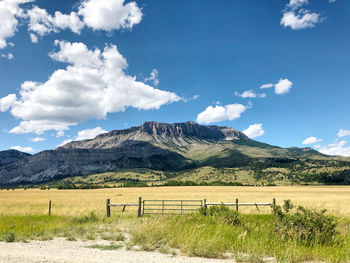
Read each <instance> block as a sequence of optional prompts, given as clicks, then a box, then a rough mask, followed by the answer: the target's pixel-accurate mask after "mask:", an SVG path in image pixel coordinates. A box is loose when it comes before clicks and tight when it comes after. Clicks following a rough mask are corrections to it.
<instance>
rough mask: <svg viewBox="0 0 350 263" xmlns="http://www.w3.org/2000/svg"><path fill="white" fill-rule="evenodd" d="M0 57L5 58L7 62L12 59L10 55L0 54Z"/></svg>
mask: <svg viewBox="0 0 350 263" xmlns="http://www.w3.org/2000/svg"><path fill="white" fill-rule="evenodd" d="M1 57H3V58H7V59H8V60H11V59H13V58H14V56H13V54H12V53H8V54H2V55H1Z"/></svg>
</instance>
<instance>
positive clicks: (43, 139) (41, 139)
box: [29, 137, 46, 142]
mask: <svg viewBox="0 0 350 263" xmlns="http://www.w3.org/2000/svg"><path fill="white" fill-rule="evenodd" d="M29 140H30V141H32V142H42V141H45V140H46V139H45V138H42V137H35V138H29Z"/></svg>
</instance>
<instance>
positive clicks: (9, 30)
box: [0, 0, 34, 49]
mask: <svg viewBox="0 0 350 263" xmlns="http://www.w3.org/2000/svg"><path fill="white" fill-rule="evenodd" d="M33 1H34V0H6V1H5V0H4V1H0V49H2V48H5V47H6V46H7V42H6V40H7V39H8V38H10V37H13V36H14V35H15V33H16V31H17V27H18V24H19V21H18V18H20V17H22V16H23V9H22V8H21V7H20V5H22V4H24V3H28V2H33Z"/></svg>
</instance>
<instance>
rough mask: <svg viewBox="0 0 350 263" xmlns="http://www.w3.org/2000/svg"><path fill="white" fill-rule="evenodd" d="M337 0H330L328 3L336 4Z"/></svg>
mask: <svg viewBox="0 0 350 263" xmlns="http://www.w3.org/2000/svg"><path fill="white" fill-rule="evenodd" d="M335 1H336V0H328V3H335Z"/></svg>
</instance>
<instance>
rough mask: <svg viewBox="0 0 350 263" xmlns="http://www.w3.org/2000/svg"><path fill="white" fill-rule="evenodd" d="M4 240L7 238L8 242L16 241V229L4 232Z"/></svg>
mask: <svg viewBox="0 0 350 263" xmlns="http://www.w3.org/2000/svg"><path fill="white" fill-rule="evenodd" d="M3 240H5V241H6V242H8V243H10V242H15V240H16V233H15V232H14V231H8V232H6V233H4V234H3Z"/></svg>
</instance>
